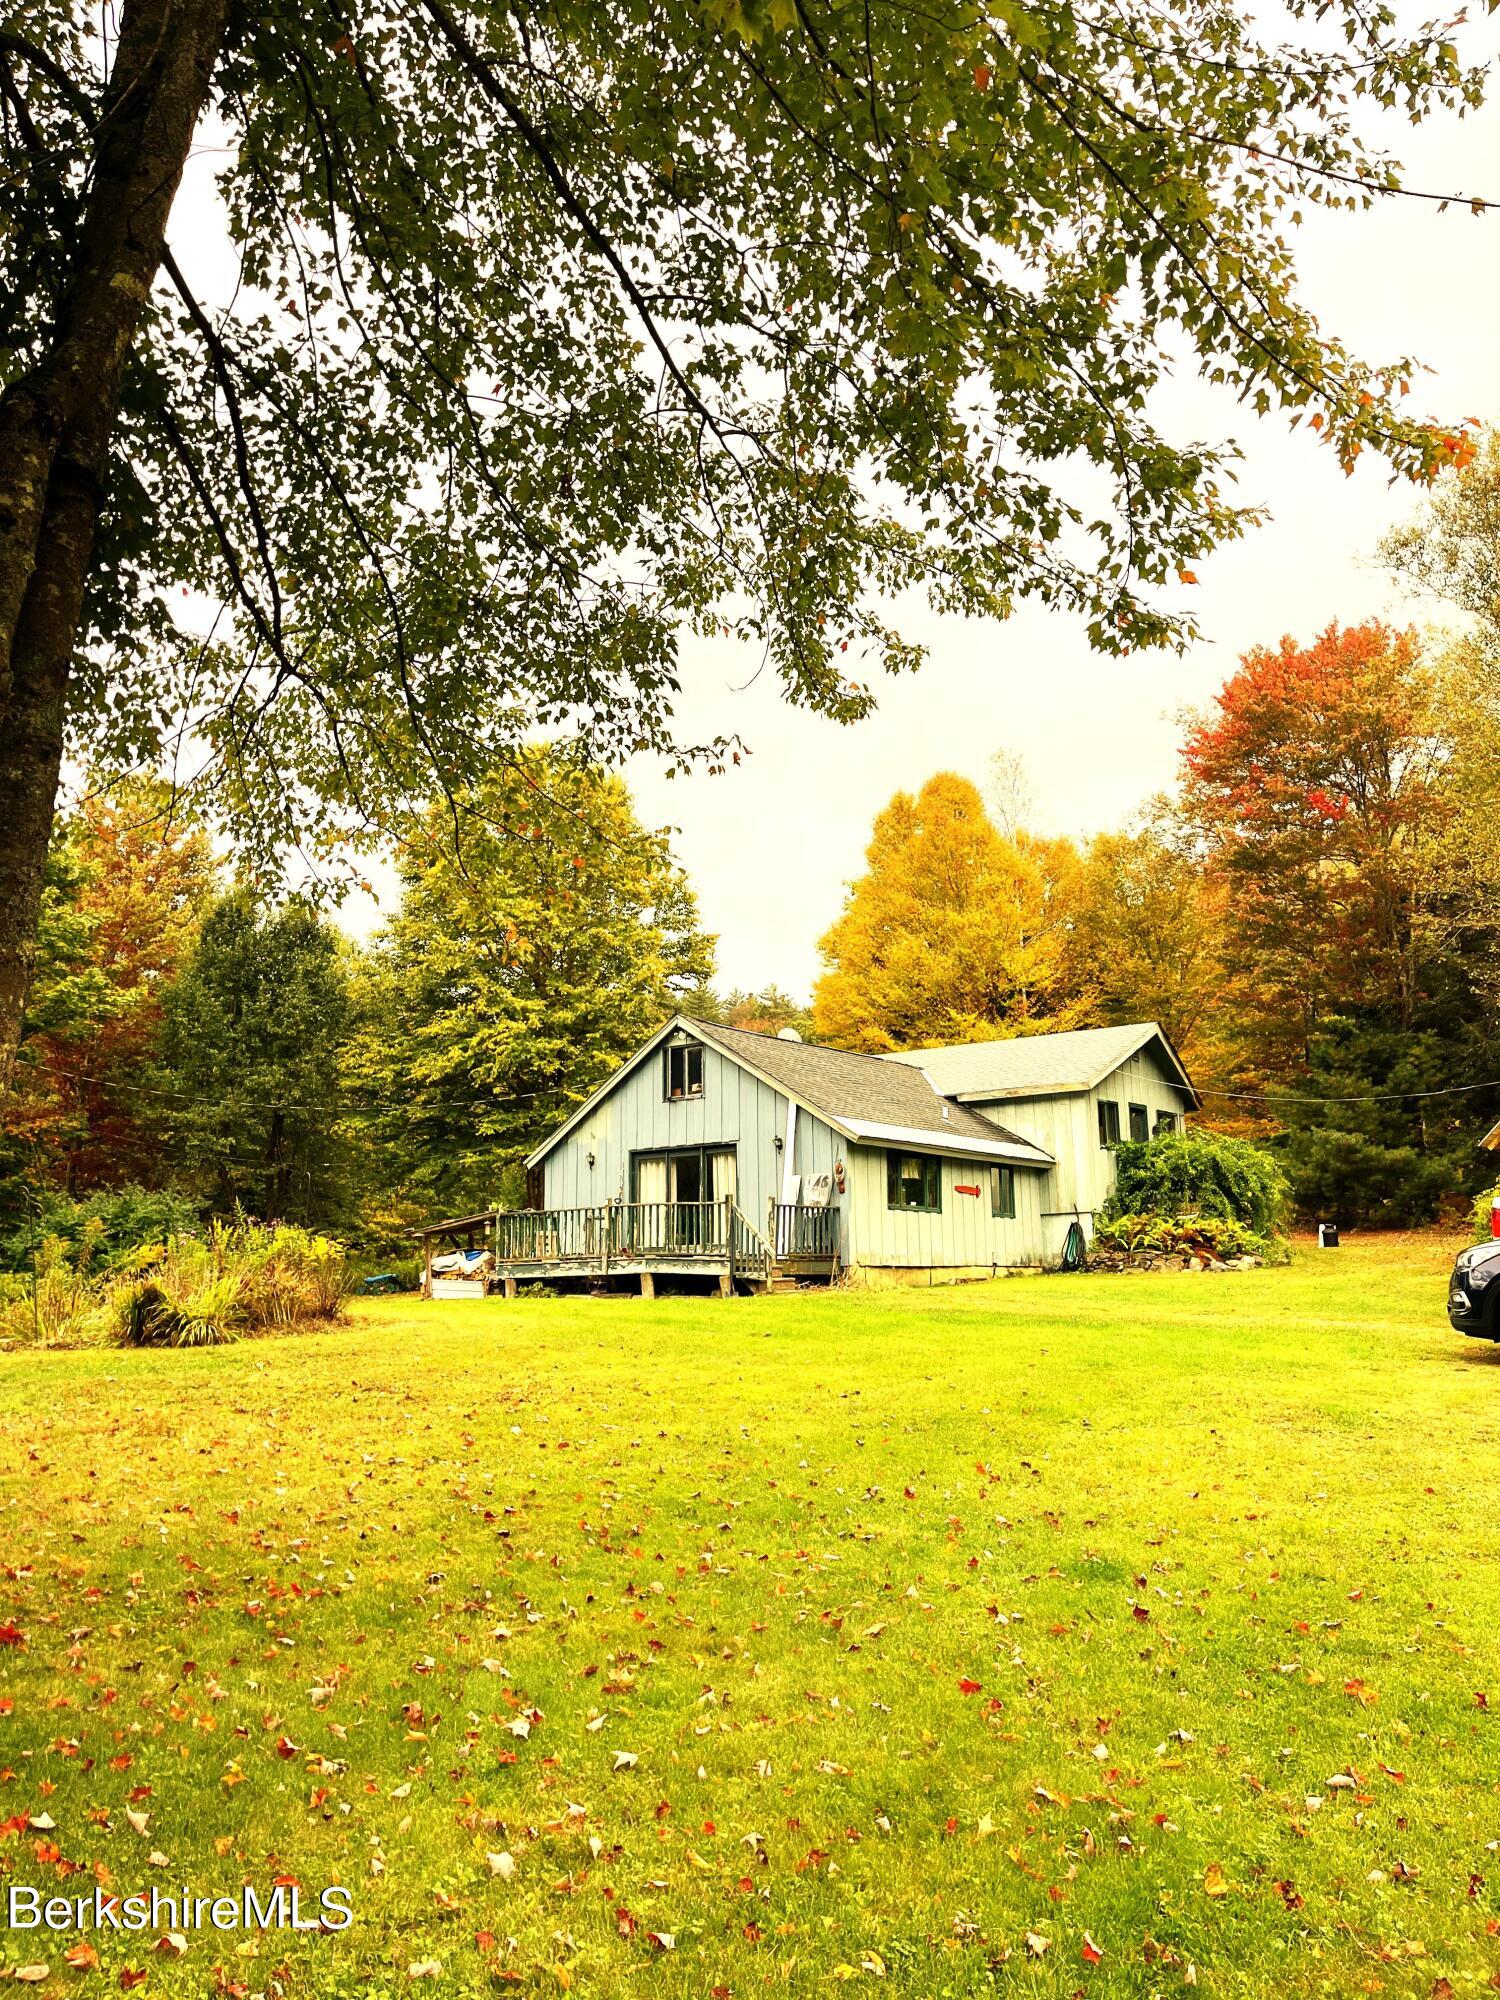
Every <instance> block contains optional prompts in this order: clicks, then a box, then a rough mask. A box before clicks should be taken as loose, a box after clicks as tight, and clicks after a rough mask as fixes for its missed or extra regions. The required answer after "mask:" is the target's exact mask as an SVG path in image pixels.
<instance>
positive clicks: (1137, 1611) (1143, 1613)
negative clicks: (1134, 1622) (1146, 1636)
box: [1130, 1604, 1151, 1625]
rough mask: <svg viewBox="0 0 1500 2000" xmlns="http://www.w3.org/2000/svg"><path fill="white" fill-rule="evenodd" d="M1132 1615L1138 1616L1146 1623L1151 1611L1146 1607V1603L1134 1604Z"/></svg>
mask: <svg viewBox="0 0 1500 2000" xmlns="http://www.w3.org/2000/svg"><path fill="white" fill-rule="evenodd" d="M1130 1615H1131V1617H1132V1618H1138V1619H1139V1620H1140V1622H1141V1623H1142V1624H1143V1625H1144V1624H1145V1623H1146V1621H1147V1619H1148V1618H1149V1617H1150V1616H1151V1613H1150V1612H1149V1611H1148V1610H1147V1609H1146V1607H1145V1605H1144V1604H1132V1605H1131V1607H1130Z"/></svg>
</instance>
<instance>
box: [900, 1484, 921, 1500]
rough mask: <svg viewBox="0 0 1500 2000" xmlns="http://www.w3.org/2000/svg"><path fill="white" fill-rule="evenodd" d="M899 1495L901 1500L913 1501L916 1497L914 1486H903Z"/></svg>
mask: <svg viewBox="0 0 1500 2000" xmlns="http://www.w3.org/2000/svg"><path fill="white" fill-rule="evenodd" d="M901 1494H902V1498H903V1499H906V1500H915V1499H916V1497H917V1492H916V1488H915V1487H914V1486H903V1487H902V1489H901Z"/></svg>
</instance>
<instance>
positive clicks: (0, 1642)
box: [0, 1621, 26, 1646]
mask: <svg viewBox="0 0 1500 2000" xmlns="http://www.w3.org/2000/svg"><path fill="white" fill-rule="evenodd" d="M25 1644H26V1634H25V1633H24V1632H23V1631H22V1630H21V1628H20V1626H19V1625H16V1624H14V1623H12V1622H10V1621H7V1622H6V1623H5V1624H4V1625H0V1646H24V1645H25Z"/></svg>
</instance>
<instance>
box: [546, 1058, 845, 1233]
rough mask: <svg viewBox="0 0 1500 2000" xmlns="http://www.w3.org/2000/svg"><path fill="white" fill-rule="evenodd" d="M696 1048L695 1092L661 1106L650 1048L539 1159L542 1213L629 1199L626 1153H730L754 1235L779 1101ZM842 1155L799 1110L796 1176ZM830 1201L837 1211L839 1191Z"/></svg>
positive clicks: (832, 1137)
mask: <svg viewBox="0 0 1500 2000" xmlns="http://www.w3.org/2000/svg"><path fill="white" fill-rule="evenodd" d="M699 1046H700V1047H701V1048H702V1050H703V1092H702V1095H701V1096H699V1097H681V1098H670V1099H669V1098H668V1097H667V1096H666V1095H665V1091H664V1086H663V1061H664V1058H663V1056H662V1052H661V1050H660V1049H654V1050H653V1051H652V1052H651V1054H650V1055H648V1056H647V1057H646V1058H645V1060H644V1061H643V1062H642V1063H641V1064H640V1065H639V1066H638V1067H637V1068H636V1069H634V1070H632V1071H630V1073H629V1074H628V1075H625V1076H622V1077H621V1078H620V1079H619V1080H618V1081H617V1082H616V1084H615V1086H614V1088H613V1089H612V1090H610V1091H609V1092H608V1093H607V1095H605V1096H604V1097H602V1098H601V1099H600V1101H599V1102H598V1103H597V1104H596V1105H595V1106H594V1108H593V1110H592V1111H590V1113H589V1115H588V1116H587V1118H585V1119H584V1120H583V1122H582V1123H581V1124H580V1125H577V1126H575V1127H574V1129H573V1130H572V1131H571V1132H570V1133H569V1134H568V1136H567V1137H566V1138H565V1139H564V1140H562V1141H561V1143H560V1144H559V1145H557V1146H556V1147H555V1148H554V1149H553V1151H552V1152H550V1153H549V1154H548V1155H547V1157H546V1159H545V1160H544V1161H543V1163H542V1170H543V1175H544V1188H545V1202H544V1206H545V1207H547V1208H592V1207H595V1206H597V1205H599V1204H602V1203H604V1202H606V1201H630V1200H632V1199H634V1190H633V1188H632V1186H631V1173H630V1161H631V1155H632V1154H634V1153H656V1152H665V1151H668V1150H670V1149H672V1148H674V1147H678V1146H708V1147H718V1146H732V1147H733V1148H734V1152H735V1173H736V1177H737V1180H738V1193H737V1196H736V1200H737V1203H738V1206H739V1209H740V1212H741V1214H742V1215H744V1217H745V1218H746V1220H747V1221H748V1222H749V1223H750V1224H751V1226H752V1227H753V1228H755V1229H758V1230H763V1229H764V1228H765V1226H766V1209H767V1204H768V1202H769V1201H770V1199H771V1197H772V1196H773V1195H774V1196H775V1198H776V1199H777V1200H778V1201H779V1200H780V1199H781V1188H782V1162H783V1159H784V1157H785V1154H784V1150H783V1151H778V1150H777V1145H776V1141H777V1140H778V1139H780V1140H782V1142H783V1147H784V1144H785V1139H786V1118H787V1100H786V1098H785V1097H783V1096H782V1095H781V1093H780V1092H779V1091H776V1090H773V1089H771V1087H770V1085H769V1084H765V1083H762V1082H761V1080H760V1078H759V1077H756V1076H752V1075H751V1074H750V1072H749V1071H748V1070H745V1069H741V1067H740V1066H739V1064H738V1063H735V1062H731V1061H730V1059H729V1058H728V1057H727V1056H725V1055H723V1054H721V1053H720V1051H719V1050H718V1049H715V1048H712V1047H711V1046H710V1045H709V1044H708V1043H706V1042H705V1043H700V1044H699ZM842 1148H843V1141H842V1139H840V1137H839V1136H838V1134H837V1133H835V1132H833V1131H832V1130H830V1128H829V1127H828V1126H827V1125H825V1124H823V1122H822V1120H821V1119H817V1118H814V1117H813V1116H812V1115H811V1114H810V1113H809V1112H806V1111H800V1110H799V1112H798V1113H797V1131H796V1136H795V1140H794V1158H795V1161H796V1171H797V1172H798V1173H799V1174H802V1175H808V1174H813V1173H827V1174H832V1172H833V1166H834V1162H835V1160H837V1159H842V1158H843V1157H844V1153H843V1150H842ZM590 1153H592V1154H593V1155H594V1164H593V1166H592V1167H590V1165H589V1163H588V1156H589V1154H590ZM833 1199H834V1204H835V1206H838V1205H839V1197H838V1195H837V1193H835V1195H834V1197H833ZM847 1220H848V1219H847V1216H843V1215H841V1218H840V1226H841V1233H843V1234H844V1235H845V1242H844V1244H843V1246H842V1247H841V1249H840V1253H839V1254H840V1261H841V1262H846V1261H847V1259H848V1254H849V1249H848V1243H847Z"/></svg>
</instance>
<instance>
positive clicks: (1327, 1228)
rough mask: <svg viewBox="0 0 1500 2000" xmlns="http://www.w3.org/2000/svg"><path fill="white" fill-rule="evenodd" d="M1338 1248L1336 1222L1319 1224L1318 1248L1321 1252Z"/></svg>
mask: <svg viewBox="0 0 1500 2000" xmlns="http://www.w3.org/2000/svg"><path fill="white" fill-rule="evenodd" d="M1338 1247H1339V1226H1338V1224H1337V1223H1336V1222H1320V1223H1319V1224H1318V1248H1319V1249H1320V1250H1337V1249H1338Z"/></svg>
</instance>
